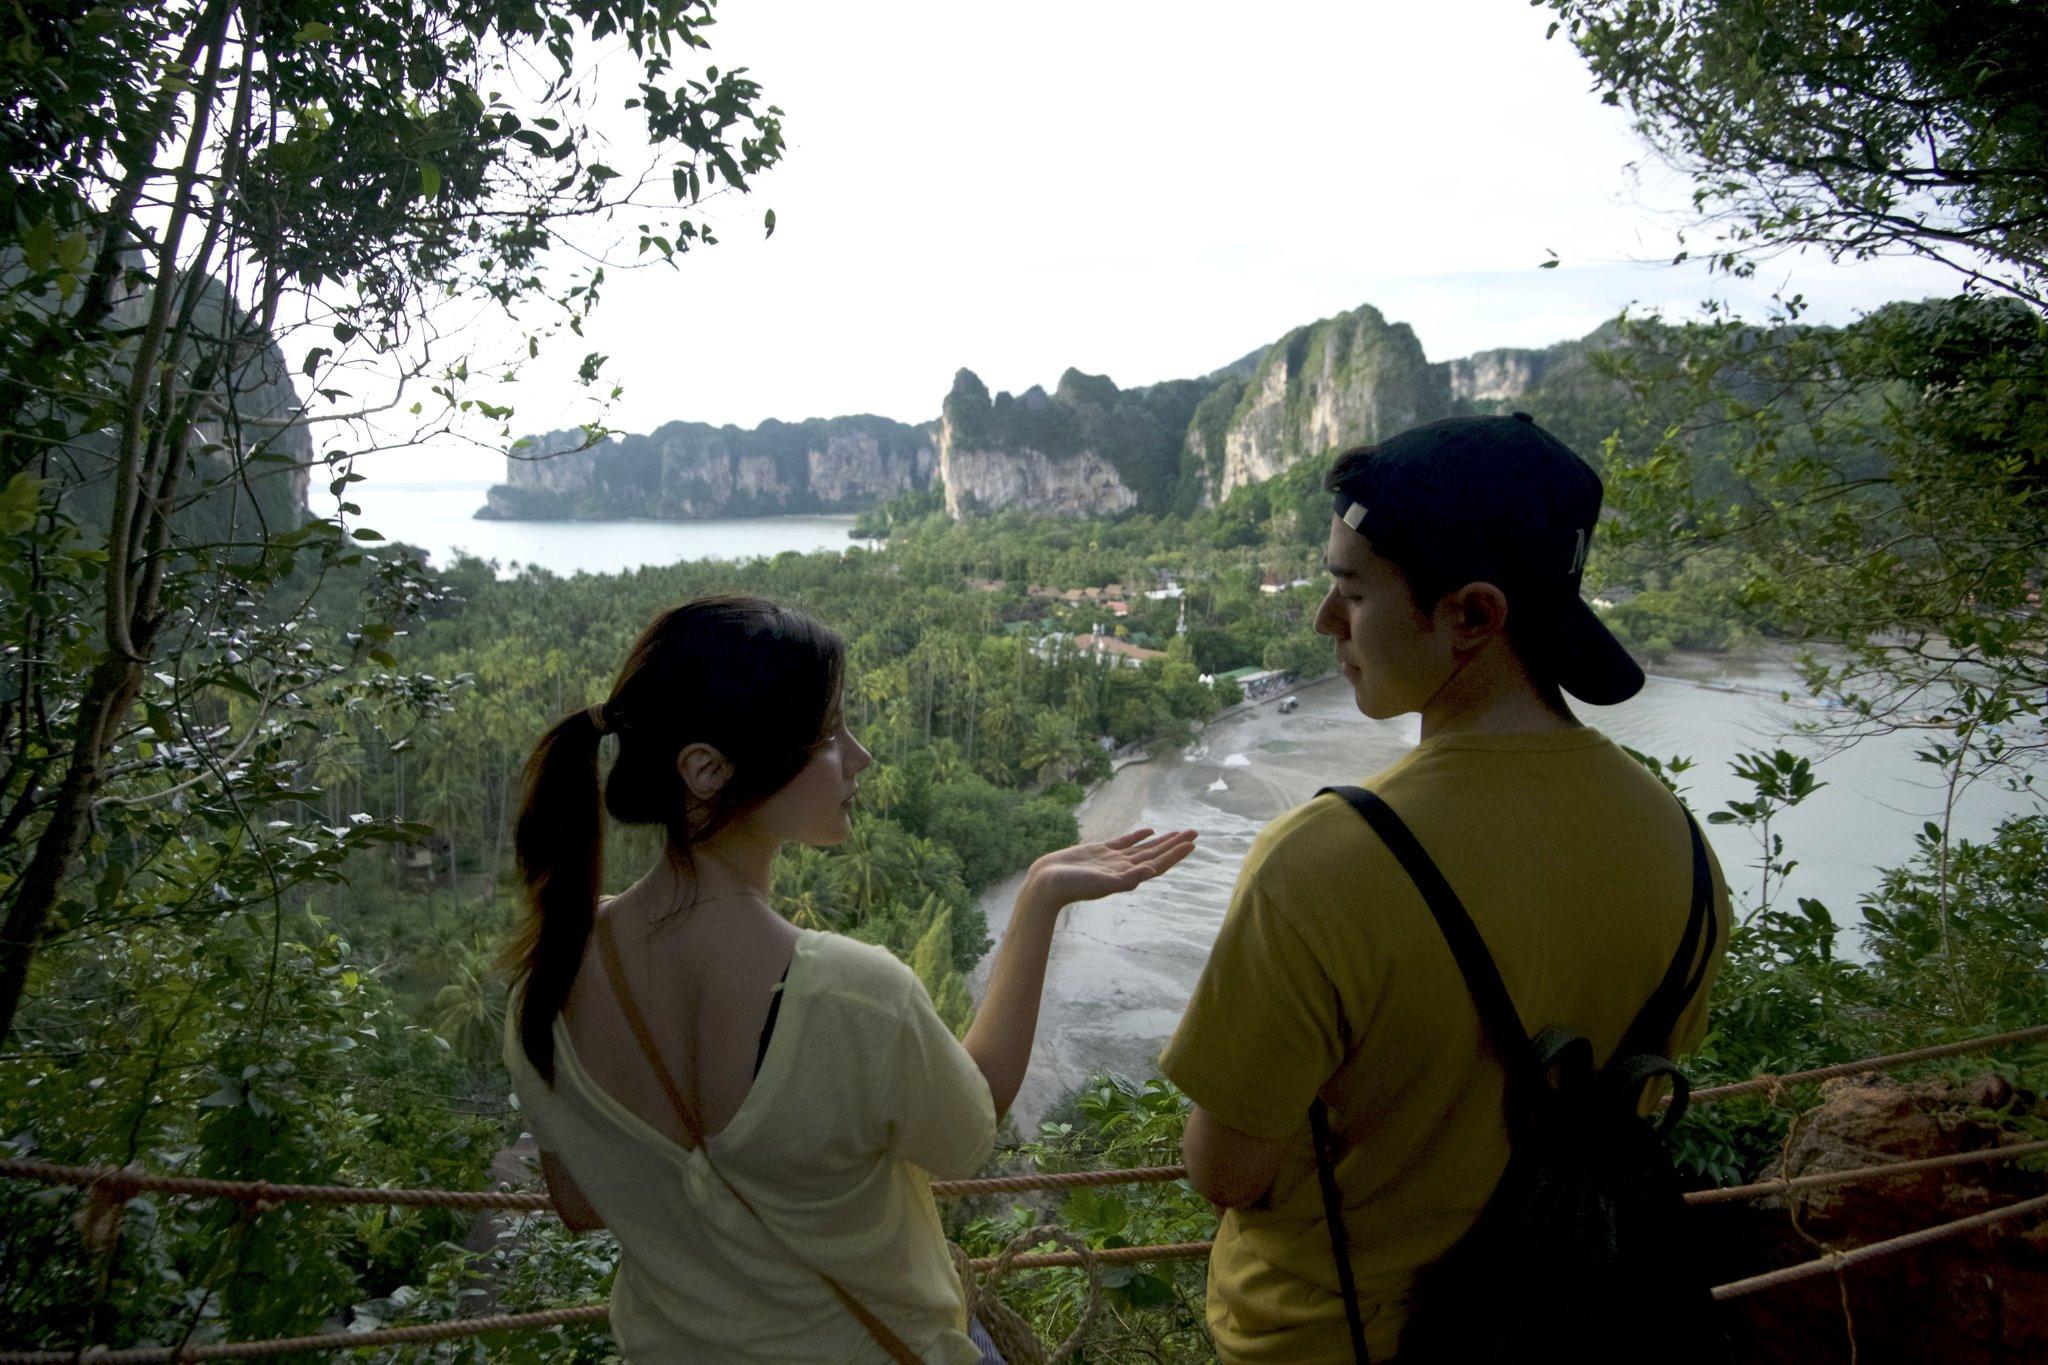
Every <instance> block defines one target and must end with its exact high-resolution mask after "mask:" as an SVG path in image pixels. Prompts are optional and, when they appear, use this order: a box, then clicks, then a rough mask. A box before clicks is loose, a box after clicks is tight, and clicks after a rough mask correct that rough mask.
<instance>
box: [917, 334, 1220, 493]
mask: <svg viewBox="0 0 2048 1365" xmlns="http://www.w3.org/2000/svg"><path fill="white" fill-rule="evenodd" d="M1205 389H1206V385H1204V384H1203V383H1201V382H1200V381H1196V380H1179V381H1174V382H1171V383H1166V384H1154V385H1152V386H1150V387H1148V388H1142V389H1128V390H1125V389H1119V388H1117V386H1116V385H1115V384H1114V383H1112V382H1111V381H1110V380H1109V379H1107V378H1106V377H1104V376H1102V375H1088V374H1083V373H1081V372H1080V371H1079V370H1073V369H1070V370H1068V371H1067V372H1066V373H1065V374H1064V375H1062V376H1061V377H1060V382H1059V387H1058V388H1057V389H1056V390H1055V391H1054V392H1053V393H1051V394H1048V393H1046V392H1045V390H1044V389H1041V388H1038V387H1036V386H1034V387H1032V388H1030V389H1028V390H1026V391H1025V392H1024V393H1023V394H1022V395H1020V396H1012V395H1010V394H1008V393H1002V394H997V395H996V396H995V397H994V398H990V397H989V392H988V388H987V386H986V385H984V384H983V383H982V382H981V380H980V379H979V378H978V377H977V376H976V375H975V374H974V372H973V371H971V370H962V371H960V372H959V374H957V375H955V376H954V379H953V390H952V392H951V393H949V394H948V395H947V396H946V401H945V405H944V408H943V410H942V414H941V416H940V418H939V478H940V481H941V482H942V483H943V484H944V485H945V489H946V511H947V512H948V513H949V514H950V515H952V516H955V517H959V516H962V515H965V514H967V513H969V512H974V511H993V510H997V509H1002V508H1012V507H1014V508H1019V509H1021V510H1024V511H1029V512H1039V513H1049V514H1053V515H1061V516H1086V515H1091V514H1103V513H1114V512H1122V511H1126V510H1128V509H1131V508H1142V509H1144V510H1147V511H1166V510H1169V507H1170V505H1171V504H1173V503H1174V502H1175V501H1176V500H1177V499H1178V497H1179V496H1180V494H1181V492H1182V461H1181V456H1180V449H1181V444H1182V440H1183V435H1184V433H1185V431H1186V428H1187V423H1188V419H1189V417H1190V416H1191V415H1192V413H1193V411H1194V408H1195V405H1196V404H1197V403H1198V402H1199V401H1200V400H1201V397H1202V395H1203V393H1204V392H1205Z"/></svg>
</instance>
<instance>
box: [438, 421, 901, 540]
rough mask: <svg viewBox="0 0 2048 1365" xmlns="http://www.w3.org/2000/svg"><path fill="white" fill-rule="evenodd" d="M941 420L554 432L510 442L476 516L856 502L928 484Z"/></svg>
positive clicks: (690, 512)
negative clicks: (933, 423) (620, 433)
mask: <svg viewBox="0 0 2048 1365" xmlns="http://www.w3.org/2000/svg"><path fill="white" fill-rule="evenodd" d="M937 465H938V452H937V450H936V449H935V446H934V432H933V430H932V429H931V428H930V427H914V426H910V425H907V424H905V423H902V422H893V421H890V420H889V419H888V418H885V417H835V418H830V419H813V420H811V421H808V422H795V423H791V422H774V421H770V422H763V423H762V424H761V425H760V426H758V427H755V428H754V429H753V430H751V431H747V430H742V429H741V428H739V427H732V426H726V427H713V426H708V425H706V424H704V423H702V422H670V423H668V424H667V425H666V426H662V427H658V428H656V429H655V430H654V431H652V432H649V433H648V434H646V435H644V436H639V435H629V436H624V437H613V438H606V439H603V440H599V441H596V442H592V441H591V440H590V439H589V438H588V436H587V435H586V434H585V433H584V432H582V431H579V430H571V431H556V432H549V433H548V434H547V435H545V436H540V437H536V438H532V439H529V440H528V441H525V442H522V443H521V444H520V445H519V446H517V447H515V448H514V449H513V450H512V451H511V452H509V453H508V455H507V458H506V478H505V482H504V483H502V484H499V485H497V486H496V487H494V488H492V489H491V490H490V492H489V493H488V494H487V495H486V499H487V501H486V506H485V508H484V510H483V511H481V512H479V513H478V515H479V516H484V517H507V518H517V517H538V518H550V519H553V518H579V519H580V518H608V517H676V518H694V517H727V516H766V515H774V514H787V513H805V512H845V511H855V510H858V509H860V508H863V507H867V506H869V505H871V504H873V503H876V502H880V501H882V500H884V499H886V498H890V497H894V496H895V495H896V494H898V493H903V492H907V491H911V490H914V489H922V488H928V487H930V485H931V480H932V474H933V472H934V470H935V469H936V468H937Z"/></svg>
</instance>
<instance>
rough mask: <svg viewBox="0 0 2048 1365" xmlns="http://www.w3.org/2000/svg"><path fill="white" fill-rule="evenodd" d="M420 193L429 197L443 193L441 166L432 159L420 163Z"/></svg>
mask: <svg viewBox="0 0 2048 1365" xmlns="http://www.w3.org/2000/svg"><path fill="white" fill-rule="evenodd" d="M420 193H421V194H422V195H424V196H426V197H427V198H429V199H433V198H436V197H438V196H439V195H440V193H441V168H440V167H439V166H436V165H435V164H434V163H433V162H431V161H422V162H421V163H420Z"/></svg>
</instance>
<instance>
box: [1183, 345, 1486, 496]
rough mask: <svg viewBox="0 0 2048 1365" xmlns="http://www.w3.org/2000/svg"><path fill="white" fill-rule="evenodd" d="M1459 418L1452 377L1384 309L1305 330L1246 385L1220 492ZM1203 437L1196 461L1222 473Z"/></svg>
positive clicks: (1273, 351)
mask: <svg viewBox="0 0 2048 1365" xmlns="http://www.w3.org/2000/svg"><path fill="white" fill-rule="evenodd" d="M1226 382H1229V381H1226ZM1451 411H1452V406H1451V391H1450V384H1449V376H1448V374H1447V372H1446V370H1445V369H1444V368H1443V367H1441V366H1436V365H1431V364H1430V363H1429V361H1428V360H1427V359H1426V358H1425V357H1424V356H1423V353H1422V343H1421V342H1419V341H1417V340H1416V339H1415V333H1414V332H1413V331H1411V330H1410V329H1409V327H1408V325H1407V324H1406V323H1399V322H1397V323H1389V322H1388V321H1387V320H1386V319H1385V318H1384V317H1382V316H1381V315H1380V312H1379V310H1378V309H1376V308H1372V307H1360V308H1356V309H1353V310H1352V311H1351V312H1349V313H1340V314H1338V315H1337V316H1336V317H1334V318H1327V319H1325V320H1323V321H1321V322H1317V323H1314V324H1312V325H1310V326H1307V327H1298V328H1296V329H1295V330H1294V331H1292V332H1289V333H1288V334H1287V335H1286V336H1284V337H1282V338H1281V339H1280V340H1279V341H1277V342H1275V343H1274V344H1273V345H1272V346H1271V347H1270V348H1269V349H1268V350H1267V351H1266V354H1265V356H1264V357H1263V358H1262V359H1261V360H1260V361H1259V364H1258V368H1257V369H1256V370H1254V371H1253V372H1252V375H1251V377H1250V378H1249V379H1247V380H1246V381H1245V383H1244V387H1243V390H1242V392H1241V394H1240V396H1239V398H1238V400H1237V405H1236V407H1235V409H1234V410H1233V411H1232V413H1231V415H1230V418H1229V420H1228V422H1227V423H1226V424H1225V425H1224V427H1223V429H1222V431H1221V433H1220V438H1221V439H1220V443H1221V451H1220V456H1221V459H1220V466H1221V467H1220V468H1219V469H1217V471H1216V485H1215V487H1216V492H1217V493H1218V494H1219V495H1221V496H1225V497H1227V496H1229V494H1230V492H1231V490H1232V489H1234V488H1239V487H1242V486H1243V485H1245V484H1248V483H1257V482H1259V481H1260V480H1263V479H1270V478H1272V477H1273V476H1274V475H1275V474H1278V473H1280V472H1281V471H1282V470H1284V469H1287V468H1288V467H1289V466H1291V465H1293V464H1295V463H1296V462H1298V461H1300V460H1303V459H1307V458H1314V457H1321V456H1323V455H1326V454H1329V453H1330V452H1332V451H1334V450H1338V449H1341V448H1343V447H1345V446H1349V445H1358V444H1362V443H1365V442H1369V441H1377V440H1380V439H1382V438H1384V437H1387V436H1391V435H1393V434H1394V433H1395V432H1397V431H1400V430H1401V429H1402V428H1404V427H1410V426H1413V425H1415V424H1416V423H1417V422H1428V421H1433V420H1434V419H1436V418H1438V417H1445V416H1449V415H1450V413H1451ZM1194 435H1195V437H1196V439H1191V440H1190V442H1189V458H1190V459H1191V460H1200V461H1201V462H1203V464H1204V465H1205V466H1214V465H1215V464H1216V463H1217V457H1218V452H1217V451H1216V450H1214V449H1212V448H1211V446H1212V443H1213V441H1214V437H1213V436H1211V435H1210V434H1207V433H1195V434H1194Z"/></svg>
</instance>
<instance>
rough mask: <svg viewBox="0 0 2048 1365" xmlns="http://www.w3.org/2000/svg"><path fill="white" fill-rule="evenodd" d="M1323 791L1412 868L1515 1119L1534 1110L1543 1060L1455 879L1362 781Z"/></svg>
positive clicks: (1411, 874)
mask: <svg viewBox="0 0 2048 1365" xmlns="http://www.w3.org/2000/svg"><path fill="white" fill-rule="evenodd" d="M1323 792H1330V793H1334V794H1335V795H1337V796H1341V797H1343V798H1344V799H1345V800H1346V801H1347V802H1349V803H1350V804H1351V808H1352V809H1353V810H1355V811H1357V812H1358V813H1359V814H1360V815H1361V816H1363V817H1364V818H1365V822H1366V823H1367V824H1369V825H1371V826H1372V827H1373V832H1374V833H1376V834H1378V835H1379V836H1380V842H1382V843H1384V844H1385V845H1386V846H1387V851H1388V852H1390V853H1392V854H1393V855H1394V857H1395V859H1396V860H1397V861H1398V862H1399V863H1400V864H1401V867H1402V869H1403V870H1405V871H1406V872H1407V873H1408V877H1409V880H1411V881H1413V882H1414V883H1415V889H1416V890H1417V891H1420V892H1421V893H1422V899H1423V902H1424V903H1425V904H1427V905H1428V906H1429V912H1430V914H1431V915H1433V916H1435V917H1436V923H1437V927H1438V928H1439V929H1440V930H1442V931H1443V936H1444V942H1445V943H1447V944H1449V945H1450V949H1451V956H1452V957H1455V958H1456V959H1457V960H1458V970H1459V971H1460V972H1462V973H1463V974H1464V977H1465V985H1466V986H1467V988H1469V989H1470V990H1471V992H1472V1000H1473V1003H1475V1004H1476V1005H1478V1007H1479V1018H1480V1022H1481V1023H1482V1024H1483V1025H1484V1026H1485V1027H1484V1030H1483V1031H1484V1033H1485V1034H1486V1035H1487V1039H1488V1041H1489V1042H1491V1043H1492V1045H1493V1050H1494V1051H1495V1052H1496V1053H1498V1054H1499V1055H1500V1060H1501V1065H1502V1066H1504V1067H1505V1068H1506V1069H1507V1073H1508V1109H1509V1113H1510V1114H1511V1115H1513V1116H1515V1117H1516V1118H1517V1119H1519V1118H1520V1117H1521V1116H1523V1115H1526V1114H1528V1113H1530V1112H1531V1110H1532V1109H1533V1108H1534V1106H1535V1103H1536V1101H1537V1098H1538V1097H1539V1096H1540V1095H1541V1094H1542V1093H1543V1090H1544V1088H1545V1086H1546V1085H1547V1082H1546V1081H1545V1079H1544V1075H1543V1064H1542V1062H1541V1060H1540V1059H1539V1058H1538V1057H1537V1055H1536V1046H1535V1043H1534V1042H1533V1041H1531V1039H1530V1037H1529V1031H1528V1030H1527V1029H1525V1028H1523V1027H1522V1016H1521V1015H1520V1014H1519V1013H1518V1012H1517V1011H1516V1010H1515V1002H1514V999H1513V997H1511V996H1510V995H1509V994H1508V988H1507V983H1506V982H1504V981H1502V980H1501V979H1500V968H1498V967H1496V966H1495V965H1494V963H1493V955H1492V954H1491V953H1489V952H1487V951H1486V940H1485V939H1484V938H1481V937H1480V934H1479V927H1478V926H1477V925H1475V924H1474V923H1472V916H1471V915H1469V914H1467V913H1466V911H1465V904H1464V902H1463V901H1460V900H1459V899H1458V893H1457V892H1455V891H1453V890H1451V884H1450V883H1449V882H1447V881H1445V880H1444V874H1443V873H1442V871H1440V870H1439V869H1438V868H1437V865H1436V863H1435V862H1434V861H1433V860H1432V859H1431V858H1430V856H1429V854H1428V853H1426V852H1424V851H1423V848H1422V845H1421V844H1420V843H1418V842H1416V839H1415V835H1414V832H1413V831H1411V830H1410V829H1409V828H1408V826H1407V824H1406V822H1404V821H1403V820H1402V819H1401V817H1400V816H1398V815H1396V814H1394V810H1393V807H1391V806H1389V805H1388V804H1387V803H1386V802H1384V801H1382V800H1380V798H1379V797H1377V796H1375V795H1374V794H1373V793H1371V792H1369V791H1367V790H1366V789H1365V788H1363V787H1325V788H1323V790H1322V791H1320V792H1317V793H1316V795H1318V796H1321V795H1322V794H1323ZM1517 1126H1518V1125H1517Z"/></svg>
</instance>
